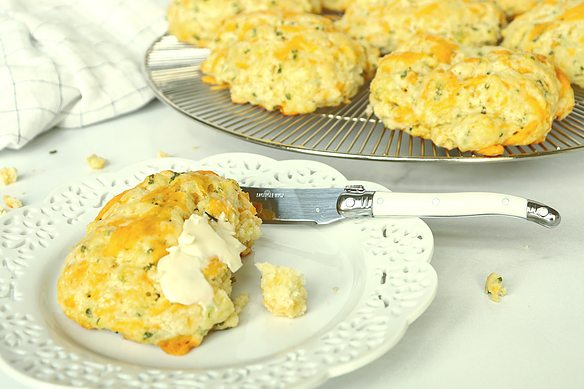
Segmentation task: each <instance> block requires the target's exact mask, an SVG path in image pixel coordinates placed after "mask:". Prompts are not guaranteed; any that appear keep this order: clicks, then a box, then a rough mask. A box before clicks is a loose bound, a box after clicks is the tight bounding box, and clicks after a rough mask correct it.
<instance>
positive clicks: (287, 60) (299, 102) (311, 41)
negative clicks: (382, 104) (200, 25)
mask: <svg viewBox="0 0 584 389" xmlns="http://www.w3.org/2000/svg"><path fill="white" fill-rule="evenodd" d="M377 58H378V51H377V50H376V49H371V50H366V48H365V47H364V46H363V45H362V44H360V43H358V42H356V41H355V40H353V39H350V38H348V37H347V36H346V35H344V34H342V33H340V32H338V31H337V30H335V28H334V27H333V25H332V22H331V21H330V20H328V19H326V18H324V17H321V16H318V15H313V14H291V13H282V12H255V13H251V14H241V15H237V16H234V17H232V18H229V19H227V20H226V21H225V22H224V24H223V25H222V27H221V28H220V29H219V31H218V33H217V39H216V41H215V42H213V44H212V45H211V54H210V55H209V57H208V58H207V59H206V60H205V61H204V62H203V64H202V65H201V70H202V71H203V72H204V73H206V74H207V75H209V76H211V77H209V78H204V80H207V81H209V82H212V83H217V84H227V85H229V88H230V92H231V99H232V100H233V102H235V103H246V102H249V103H251V104H255V105H260V106H262V107H264V108H265V109H267V110H269V111H271V110H274V109H279V110H280V111H281V112H282V113H284V114H286V115H291V114H298V113H308V112H312V111H314V110H316V109H317V108H319V107H325V106H335V105H339V104H341V103H343V102H346V101H348V99H349V98H351V97H352V96H354V95H355V94H356V93H357V91H358V89H359V87H360V86H361V85H363V84H364V83H365V81H366V79H367V78H368V77H370V76H371V75H372V73H373V69H374V64H375V62H376V61H377Z"/></svg>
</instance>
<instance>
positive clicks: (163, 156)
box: [156, 150, 170, 158]
mask: <svg viewBox="0 0 584 389" xmlns="http://www.w3.org/2000/svg"><path fill="white" fill-rule="evenodd" d="M168 157H170V155H168V154H166V153H165V152H164V151H160V150H158V151H157V152H156V158H168Z"/></svg>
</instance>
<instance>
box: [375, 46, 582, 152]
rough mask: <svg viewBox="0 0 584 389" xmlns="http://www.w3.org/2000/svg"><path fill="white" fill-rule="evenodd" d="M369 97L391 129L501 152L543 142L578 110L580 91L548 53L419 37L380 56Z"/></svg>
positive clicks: (469, 148) (450, 145)
mask: <svg viewBox="0 0 584 389" xmlns="http://www.w3.org/2000/svg"><path fill="white" fill-rule="evenodd" d="M370 102H371V106H372V108H373V112H375V115H376V116H377V117H379V118H380V119H381V120H382V121H383V123H384V124H385V126H386V127H387V128H389V129H392V130H394V129H395V130H397V129H401V130H404V131H406V132H408V133H409V134H410V135H414V136H420V137H422V138H424V139H430V140H432V141H433V142H434V143H435V144H436V145H437V146H440V147H444V148H447V149H453V148H458V149H459V150H460V151H471V152H476V153H478V154H482V155H499V154H502V153H503V152H504V147H505V146H512V145H529V144H533V143H541V142H543V141H544V140H545V138H546V135H547V134H548V132H549V131H550V130H551V125H552V122H553V121H554V119H556V118H557V119H563V118H564V117H566V116H567V115H568V114H569V113H570V112H571V111H572V108H573V106H574V91H573V90H572V88H571V87H570V83H569V81H568V79H567V78H566V76H565V74H564V73H563V72H562V71H561V70H560V69H559V68H557V67H555V66H554V64H553V63H552V61H551V60H550V59H548V58H547V57H545V56H542V55H539V54H533V53H530V52H525V51H517V50H508V49H504V48H501V47H494V46H486V47H482V48H475V47H468V46H460V45H458V44H456V43H454V42H453V41H451V40H448V39H444V38H440V37H436V36H432V35H419V36H416V37H415V38H414V39H412V40H410V41H409V42H407V43H406V44H404V45H402V46H400V47H399V48H398V49H397V50H396V51H394V52H393V53H391V54H390V55H387V56H385V57H384V58H382V59H381V60H380V61H379V67H378V70H377V74H376V75H375V78H374V79H373V81H372V82H371V94H370Z"/></svg>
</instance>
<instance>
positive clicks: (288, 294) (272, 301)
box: [256, 262, 308, 319]
mask: <svg viewBox="0 0 584 389" xmlns="http://www.w3.org/2000/svg"><path fill="white" fill-rule="evenodd" d="M256 267H257V268H258V270H259V271H260V272H261V273H262V280H261V284H260V288H261V290H262V295H263V299H262V302H263V304H264V306H265V307H266V308H267V309H268V311H270V312H271V313H272V314H274V315H275V316H286V317H289V318H290V319H294V318H295V317H298V316H302V315H304V314H305V313H306V297H307V296H308V294H307V292H306V289H305V288H304V284H305V281H304V279H303V278H302V277H303V275H302V273H301V272H300V271H298V270H295V269H292V268H291V267H287V266H276V265H272V264H270V263H268V262H264V263H256Z"/></svg>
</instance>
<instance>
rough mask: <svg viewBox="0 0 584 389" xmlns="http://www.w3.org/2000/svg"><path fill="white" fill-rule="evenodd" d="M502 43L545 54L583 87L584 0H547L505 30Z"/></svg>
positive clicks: (572, 80) (514, 47) (506, 45)
mask: <svg viewBox="0 0 584 389" xmlns="http://www.w3.org/2000/svg"><path fill="white" fill-rule="evenodd" d="M503 36H504V38H505V39H504V40H503V43H502V45H503V46H505V47H509V48H512V49H520V50H529V51H533V52H534V53H538V54H542V55H546V56H548V57H550V58H551V59H552V61H553V62H554V63H555V64H556V66H557V67H559V68H560V69H562V70H563V71H564V73H566V75H567V76H568V79H569V80H570V82H571V83H572V84H576V85H578V86H580V87H582V88H584V0H546V1H544V2H543V3H540V4H538V5H537V6H536V7H534V8H533V9H532V10H530V11H528V12H526V13H524V14H523V15H521V16H519V17H517V18H516V19H515V20H514V21H513V22H511V23H510V24H509V26H507V28H506V29H505V30H503Z"/></svg>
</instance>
